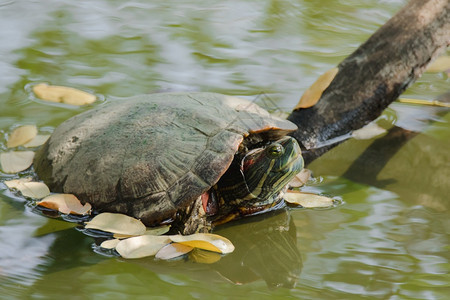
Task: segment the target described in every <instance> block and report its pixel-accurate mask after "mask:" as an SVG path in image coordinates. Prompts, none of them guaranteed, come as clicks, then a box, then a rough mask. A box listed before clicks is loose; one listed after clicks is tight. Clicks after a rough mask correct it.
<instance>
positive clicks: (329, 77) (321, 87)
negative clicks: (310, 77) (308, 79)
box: [294, 68, 339, 110]
mask: <svg viewBox="0 0 450 300" xmlns="http://www.w3.org/2000/svg"><path fill="white" fill-rule="evenodd" d="M338 71H339V69H338V68H333V69H331V70H328V71H326V72H325V73H324V74H322V75H320V76H319V78H317V80H316V82H314V83H313V84H312V85H311V86H310V87H309V88H308V89H307V90H306V91H305V93H303V95H302V97H301V98H300V101H299V102H298V104H297V106H295V108H294V110H297V109H300V108H308V107H311V106H314V105H315V104H316V103H317V101H319V99H320V97H321V96H322V93H323V91H325V89H326V88H327V87H328V86H329V85H330V83H331V82H332V81H333V79H334V77H335V76H336V74H337V73H338Z"/></svg>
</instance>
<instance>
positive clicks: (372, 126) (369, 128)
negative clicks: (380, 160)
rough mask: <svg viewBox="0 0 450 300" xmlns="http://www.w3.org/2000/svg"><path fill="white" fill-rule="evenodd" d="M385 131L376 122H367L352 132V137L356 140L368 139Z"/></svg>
mask: <svg viewBox="0 0 450 300" xmlns="http://www.w3.org/2000/svg"><path fill="white" fill-rule="evenodd" d="M385 132H386V129H384V128H382V127H380V126H378V124H377V123H369V124H367V125H366V126H364V127H362V128H360V129H358V130H355V131H353V132H352V137H353V138H354V139H357V140H370V139H372V138H374V137H376V136H379V135H381V134H383V133H385Z"/></svg>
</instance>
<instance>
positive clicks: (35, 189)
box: [5, 177, 50, 199]
mask: <svg viewBox="0 0 450 300" xmlns="http://www.w3.org/2000/svg"><path fill="white" fill-rule="evenodd" d="M5 184H6V185H7V186H8V187H9V188H15V189H17V190H19V191H20V192H21V193H22V195H24V196H25V197H30V198H36V199H42V198H44V197H46V196H48V195H50V190H49V189H48V187H47V185H46V184H45V183H43V182H32V181H31V178H30V177H27V178H20V179H13V180H9V181H5Z"/></svg>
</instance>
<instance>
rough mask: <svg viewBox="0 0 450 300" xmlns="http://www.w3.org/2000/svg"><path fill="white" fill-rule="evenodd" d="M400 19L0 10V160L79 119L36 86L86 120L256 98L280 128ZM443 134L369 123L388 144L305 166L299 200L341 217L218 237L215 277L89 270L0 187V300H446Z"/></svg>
mask: <svg viewBox="0 0 450 300" xmlns="http://www.w3.org/2000/svg"><path fill="white" fill-rule="evenodd" d="M404 3H405V1H376V0H369V1H352V0H342V1H306V0H304V1H226V2H224V1H208V3H207V5H206V6H205V4H203V5H201V4H199V3H197V2H195V1H191V2H189V1H184V2H182V3H180V2H179V1H164V2H161V1H128V2H123V1H102V0H95V1H36V2H32V1H3V2H1V3H0V28H2V29H1V30H0V41H1V43H0V148H1V149H0V150H5V149H6V146H5V144H6V137H7V134H8V133H9V132H10V131H11V130H12V129H13V128H15V127H17V126H19V125H24V124H35V125H37V126H38V128H39V130H40V132H42V133H45V132H52V131H53V129H54V128H55V127H56V126H57V125H58V124H60V123H61V122H62V121H63V120H65V119H67V118H69V117H71V116H73V115H75V114H77V113H79V112H81V111H84V110H87V109H90V108H91V107H92V106H87V107H81V108H80V107H72V106H68V105H62V104H52V103H45V102H43V101H40V100H38V99H35V98H34V97H33V96H32V95H31V94H30V93H29V87H30V85H32V84H34V83H38V82H47V83H51V84H58V85H65V86H72V87H76V88H81V89H83V90H87V91H90V92H93V93H96V94H97V95H98V96H99V97H100V99H101V100H100V101H99V102H97V103H96V104H94V106H95V105H101V103H102V102H104V101H109V100H111V99H117V98H121V97H126V96H131V95H136V94H142V93H150V92H155V91H163V90H176V91H186V90H197V91H211V92H221V93H226V94H232V95H238V96H244V97H246V98H248V99H251V100H253V99H256V98H257V96H258V95H260V94H261V93H264V95H265V96H266V98H269V99H270V100H271V101H273V103H274V104H275V105H276V106H277V107H280V108H282V109H283V110H284V111H287V112H288V111H289V110H290V109H291V108H292V107H293V106H294V105H295V104H296V102H297V100H298V98H299V97H300V96H301V94H302V92H303V91H304V90H305V89H306V88H307V87H308V86H309V85H310V84H311V83H312V82H314V80H315V79H316V78H317V77H318V76H319V75H320V74H322V73H323V72H325V71H326V70H328V69H330V68H332V67H333V66H335V65H336V64H338V63H339V62H340V61H342V60H343V59H344V58H345V57H346V56H347V55H349V54H350V53H351V52H352V51H354V50H355V49H356V47H358V45H360V44H361V43H362V42H364V41H365V40H366V39H367V38H368V37H369V36H370V35H371V33H373V32H374V31H375V30H376V29H377V28H378V27H379V26H381V25H382V24H384V22H385V21H386V20H388V19H389V17H390V16H392V15H393V14H394V13H395V12H396V11H397V10H398V9H399V8H400V7H401V6H402V5H403V4H404ZM449 82H450V80H449V79H448V77H447V75H445V74H444V73H437V74H425V75H424V76H423V77H422V78H421V79H420V80H418V82H416V83H415V84H414V85H412V86H411V87H410V88H409V89H408V90H407V91H406V93H405V96H407V97H410V98H420V99H428V100H432V99H434V98H436V97H437V96H438V95H440V94H443V93H445V92H447V90H448V86H449ZM449 121H450V115H449V114H448V110H446V109H442V108H436V107H424V106H415V105H405V104H400V103H394V104H393V105H391V106H390V107H389V108H388V109H387V110H386V112H385V114H384V115H383V117H382V118H381V119H380V121H379V124H380V125H382V126H384V127H386V128H392V129H391V130H390V131H389V133H388V134H386V135H385V136H382V137H380V138H378V139H377V140H368V141H354V140H351V141H347V142H346V143H344V144H342V145H341V146H339V147H337V148H335V149H333V150H332V151H330V152H329V153H327V154H326V155H324V156H323V157H321V158H320V159H318V160H316V161H314V162H313V163H312V164H311V165H310V166H309V168H311V169H312V170H313V172H314V175H315V176H316V178H317V180H316V182H315V183H313V184H311V185H310V186H308V187H307V188H306V190H308V191H313V192H318V193H323V194H325V195H329V196H333V197H337V198H339V199H341V200H342V204H340V205H338V206H337V207H335V208H332V209H289V210H285V211H281V212H278V213H272V214H266V215H261V216H259V217H255V218H249V219H247V220H243V221H240V222H237V223H234V224H230V225H228V226H224V227H223V228H221V229H219V230H218V231H217V233H219V234H222V235H224V236H226V237H228V238H230V239H231V240H232V241H233V243H234V244H235V246H236V251H235V252H234V253H232V254H230V255H227V256H225V257H223V258H222V259H221V260H219V261H218V262H217V263H214V264H201V263H195V262H192V261H183V260H182V261H170V262H165V261H155V260H154V259H153V258H145V259H138V260H123V259H120V258H116V257H107V256H103V255H100V254H97V253H96V252H95V251H94V249H93V244H94V239H93V238H92V237H88V236H86V235H84V234H83V233H82V232H80V231H79V230H77V229H76V228H74V224H72V223H67V222H65V221H62V220H59V219H50V218H46V217H43V216H41V215H39V214H37V213H36V212H35V211H34V209H33V207H32V205H30V203H29V202H27V201H25V199H23V198H22V197H20V196H19V195H17V194H16V193H12V192H10V191H8V190H7V189H6V188H5V186H4V184H3V183H0V192H1V194H0V198H1V199H0V200H1V201H0V241H1V242H2V246H1V247H0V295H1V296H0V298H4V299H14V298H17V299H27V298H31V299H33V298H47V299H53V298H62V297H64V298H70V299H72V298H73V299H78V298H83V299H84V298H95V299H121V298H137V299H141V298H142V299H147V298H148V297H150V296H155V297H156V296H158V297H159V298H175V297H177V298H211V297H212V298H222V297H223V298H235V297H245V298H250V299H253V298H257V299H276V298H280V299H282V298H286V297H298V298H301V299H361V298H380V299H445V298H446V296H448V295H449V294H450V287H449V283H450V280H449V279H450V278H449V275H448V274H449V269H450V265H449V259H450V255H449V253H450V252H449V246H448V245H449V228H450V223H449V219H450V218H449V213H448V209H449V206H450V205H449V200H448V199H449V198H448V195H449V192H450V189H449V184H448V183H449V182H450V173H449V170H450V168H449V161H450V159H449V158H450V157H449V156H450V154H449V153H450V151H449V146H450V145H449V143H450V142H449V141H450V133H449V132H450V131H449V125H448V124H449ZM26 174H27V172H23V173H22V174H21V176H23V175H26ZM0 176H1V181H4V180H6V179H10V178H13V177H15V176H14V175H7V174H0Z"/></svg>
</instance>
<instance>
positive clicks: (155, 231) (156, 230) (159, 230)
mask: <svg viewBox="0 0 450 300" xmlns="http://www.w3.org/2000/svg"><path fill="white" fill-rule="evenodd" d="M169 229H170V225H165V226H161V227H152V228H147V230H146V231H145V233H144V234H143V235H163V234H164V233H166V232H168V231H169ZM137 235H140V234H137ZM113 236H114V237H115V238H116V239H126V238H129V237H133V236H136V235H130V234H122V233H114V235H113Z"/></svg>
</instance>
